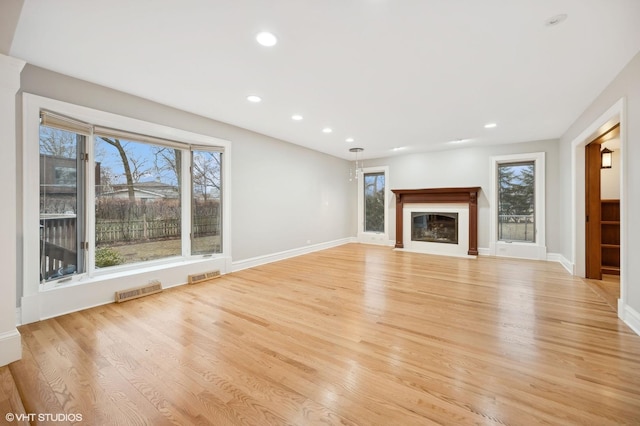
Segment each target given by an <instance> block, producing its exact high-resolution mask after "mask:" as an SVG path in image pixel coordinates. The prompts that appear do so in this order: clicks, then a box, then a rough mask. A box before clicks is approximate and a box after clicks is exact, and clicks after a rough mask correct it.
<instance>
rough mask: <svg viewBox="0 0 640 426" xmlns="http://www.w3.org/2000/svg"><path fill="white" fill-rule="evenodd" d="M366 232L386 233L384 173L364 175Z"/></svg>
mask: <svg viewBox="0 0 640 426" xmlns="http://www.w3.org/2000/svg"><path fill="white" fill-rule="evenodd" d="M363 181H364V231H365V232H384V185H385V182H384V172H380V173H365V174H364V179H363Z"/></svg>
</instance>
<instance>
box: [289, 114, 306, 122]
mask: <svg viewBox="0 0 640 426" xmlns="http://www.w3.org/2000/svg"><path fill="white" fill-rule="evenodd" d="M302 118H303V117H302V116H301V115H300V114H293V115H292V116H291V119H292V120H295V121H300V120H302Z"/></svg>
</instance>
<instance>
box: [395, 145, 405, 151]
mask: <svg viewBox="0 0 640 426" xmlns="http://www.w3.org/2000/svg"><path fill="white" fill-rule="evenodd" d="M406 148H407V147H406V146H397V147H395V148H393V150H394V151H402V150H403V149H406Z"/></svg>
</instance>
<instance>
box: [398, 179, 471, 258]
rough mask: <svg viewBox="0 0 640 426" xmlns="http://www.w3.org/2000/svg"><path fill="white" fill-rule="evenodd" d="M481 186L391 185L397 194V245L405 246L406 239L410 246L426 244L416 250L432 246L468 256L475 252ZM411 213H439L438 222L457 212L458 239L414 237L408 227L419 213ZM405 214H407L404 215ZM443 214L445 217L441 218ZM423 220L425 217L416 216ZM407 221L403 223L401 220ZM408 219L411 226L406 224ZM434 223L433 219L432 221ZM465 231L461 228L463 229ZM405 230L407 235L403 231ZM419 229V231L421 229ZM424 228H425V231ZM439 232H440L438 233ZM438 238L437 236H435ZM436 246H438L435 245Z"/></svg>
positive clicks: (449, 252) (456, 237)
mask: <svg viewBox="0 0 640 426" xmlns="http://www.w3.org/2000/svg"><path fill="white" fill-rule="evenodd" d="M480 189H481V188H480V187H465V188H427V189H392V190H391V191H392V192H393V193H394V194H395V196H396V245H395V247H396V248H397V249H404V248H405V241H407V243H408V244H409V245H411V246H412V247H408V249H414V247H413V246H416V245H418V246H425V247H426V246H429V245H431V247H430V248H428V249H427V248H424V249H423V248H417V249H415V250H418V251H423V250H425V251H426V250H433V252H434V253H435V252H438V253H441V254H451V255H460V254H466V255H469V256H477V255H478V192H480ZM413 213H428V214H431V215H438V216H440V219H441V222H444V221H446V220H448V219H451V218H453V217H454V216H453V214H454V213H457V214H458V216H457V220H456V221H457V224H456V229H457V232H456V235H455V239H457V242H453V241H451V242H448V243H447V244H438V243H439V241H435V242H433V241H422V240H420V241H415V240H413V239H414V236H413V232H412V231H411V228H412V226H413V222H414V218H415V217H417V216H419V215H414V214H413ZM405 215H406V217H405ZM443 216H445V217H446V218H447V219H443V218H442V217H443ZM417 220H418V222H420V221H422V222H421V223H424V224H426V221H427V219H426V218H423V219H417ZM405 223H406V224H407V226H406V227H405V226H404V224H405ZM410 223H411V225H412V226H409V224H410ZM434 223H435V222H434ZM463 231H464V232H463ZM405 232H406V235H405ZM421 232H422V231H421ZM426 233H427V232H426V231H425V232H424V234H426ZM438 235H439V234H438ZM419 238H421V237H419ZM436 238H440V237H436ZM436 247H437V248H436Z"/></svg>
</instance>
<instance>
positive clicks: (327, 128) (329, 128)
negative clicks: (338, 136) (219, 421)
mask: <svg viewBox="0 0 640 426" xmlns="http://www.w3.org/2000/svg"><path fill="white" fill-rule="evenodd" d="M331 132H333V129H332V128H331V127H325V128H324V129H322V133H331Z"/></svg>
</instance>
